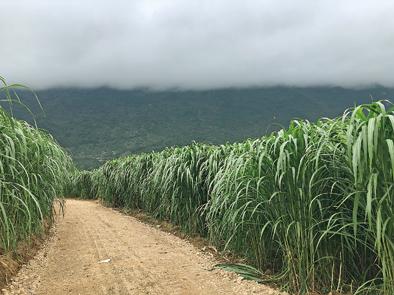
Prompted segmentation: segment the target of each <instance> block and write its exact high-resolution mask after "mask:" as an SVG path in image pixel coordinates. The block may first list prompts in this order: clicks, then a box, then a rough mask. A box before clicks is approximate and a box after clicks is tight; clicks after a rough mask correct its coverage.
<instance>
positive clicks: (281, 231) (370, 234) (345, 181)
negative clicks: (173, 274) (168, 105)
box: [72, 102, 394, 295]
mask: <svg viewBox="0 0 394 295" xmlns="http://www.w3.org/2000/svg"><path fill="white" fill-rule="evenodd" d="M393 140H394V112H393V109H392V107H391V105H390V104H389V103H387V102H375V103H372V104H368V105H360V106H358V107H356V108H355V109H353V110H351V111H347V112H345V113H344V115H343V116H342V117H340V118H336V119H321V120H319V121H317V122H316V123H311V122H308V121H301V120H299V121H292V122H291V124H290V126H289V128H288V129H286V130H281V131H279V132H275V133H272V134H271V135H269V136H265V137H262V138H260V139H256V140H247V141H245V142H242V143H236V144H227V145H220V146H213V145H205V144H198V143H195V144H192V145H189V146H185V147H175V148H168V149H166V150H164V151H162V152H159V153H148V154H142V155H132V156H129V157H125V158H120V159H116V160H112V161H109V162H107V163H106V164H104V165H103V166H102V167H100V168H99V169H96V170H93V171H91V172H86V171H85V172H80V173H79V174H77V175H76V176H75V177H74V181H75V185H74V186H73V187H74V191H73V192H72V194H74V195H79V196H80V197H83V198H97V197H98V198H100V199H101V200H102V201H103V202H104V203H106V204H107V205H109V206H114V207H125V208H133V209H142V210H144V211H146V212H149V213H151V214H152V215H153V216H155V217H156V218H160V219H166V220H169V221H171V222H173V223H175V224H178V225H180V226H181V227H182V229H183V230H185V231H187V232H193V233H198V234H200V235H203V236H206V237H207V238H209V240H210V241H211V242H212V244H214V245H215V246H217V247H219V248H220V249H227V250H231V251H232V252H235V253H237V254H239V255H242V256H243V257H246V258H247V261H248V263H250V264H252V265H253V266H254V267H255V268H256V269H255V268H247V267H246V268H245V266H241V265H227V266H224V267H226V268H228V269H232V270H237V271H239V272H244V273H246V275H248V276H250V277H253V276H256V273H257V274H258V276H260V279H261V278H263V279H262V281H270V282H275V283H277V284H279V285H281V286H283V287H284V288H285V289H287V290H289V291H291V292H295V293H300V294H305V293H307V292H315V291H321V292H323V293H326V292H329V291H337V292H341V293H348V292H350V293H355V294H387V295H388V294H394V284H393V282H394V215H393V209H394V192H393V186H394V141H393ZM257 270H260V271H261V272H260V271H257Z"/></svg>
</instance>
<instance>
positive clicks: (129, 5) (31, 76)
mask: <svg viewBox="0 0 394 295" xmlns="http://www.w3.org/2000/svg"><path fill="white" fill-rule="evenodd" d="M0 11H1V18H0V75H2V76H5V77H6V78H7V80H8V81H12V82H23V83H25V84H28V85H31V86H32V87H35V88H40V89H42V88H49V87H56V86H66V87H67V86H80V87H96V86H110V87H116V88H133V87H152V88H172V87H177V88H186V89H204V88H205V89H206V88H218V87H246V86H271V85H291V86H315V85H339V86H347V87H353V86H357V87H358V86H365V85H369V84H373V83H378V84H382V85H385V86H394V75H393V73H392V71H393V69H394V17H393V14H394V1H391V0H387V1H383V0H380V1H379V0H376V1H372V0H371V1H370V0H364V1H360V0H346V1H344V0H330V1H327V0H313V1H311V0H308V1H307V0H299V1H294V0H243V1H239V0H199V1H187V0H145V1H144V0H140V1H137V0H134V1H133V0H125V1H121V0H114V1H104V0H94V1H91V0H84V1H80V0H79V1H77V0H35V1H33V0H2V1H1V2H0Z"/></svg>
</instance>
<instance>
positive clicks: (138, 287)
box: [4, 200, 280, 295]
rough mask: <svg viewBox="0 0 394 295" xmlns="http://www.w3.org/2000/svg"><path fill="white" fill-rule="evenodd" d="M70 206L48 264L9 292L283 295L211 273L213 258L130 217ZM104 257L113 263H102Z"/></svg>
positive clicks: (87, 204) (26, 273) (82, 204)
mask: <svg viewBox="0 0 394 295" xmlns="http://www.w3.org/2000/svg"><path fill="white" fill-rule="evenodd" d="M66 205H67V206H66V214H65V217H64V219H59V221H58V223H57V225H56V236H55V237H54V238H53V239H52V240H53V241H52V242H50V243H49V245H48V247H47V249H46V250H45V251H46V253H45V254H41V256H45V257H46V258H45V259H46V261H45V263H35V262H34V259H33V261H31V262H30V264H31V265H33V266H31V267H29V266H28V267H27V268H25V270H23V271H22V273H21V274H20V275H18V276H17V277H16V278H15V282H14V283H13V285H12V286H11V287H9V288H8V289H7V291H5V292H4V293H5V294H42V295H44V294H48V295H49V294H51V295H60V294H80V295H85V294H89V295H90V294H92V295H93V294H94V295H96V294H114V295H122V294H152V295H156V294H157V295H159V294H160V295H165V294H190V295H194V294H196V295H197V294H203V295H211V294H212V295H216V294H218V295H220V294H263V295H274V294H275V295H276V294H280V293H279V292H278V291H275V290H273V289H271V288H269V287H267V286H264V285H259V284H257V283H255V282H248V281H241V280H240V278H239V277H237V276H236V275H235V274H231V273H227V272H224V271H221V270H213V271H210V269H212V266H213V265H214V264H215V263H216V262H215V261H214V260H213V259H212V258H208V256H206V255H204V254H203V253H201V252H200V251H199V250H198V249H196V248H195V247H194V246H192V245H191V244H190V243H189V242H187V241H185V240H182V239H180V238H178V237H176V236H174V235H171V234H169V233H166V232H163V231H160V230H158V229H156V228H154V227H152V226H150V225H147V224H144V223H142V222H140V221H138V220H137V219H135V218H133V217H131V216H127V215H123V214H121V213H119V212H117V211H115V210H112V209H110V208H105V207H103V206H101V205H100V204H98V203H97V202H93V201H81V200H67V204H66ZM105 259H111V260H110V262H107V263H100V261H103V260H105ZM31 285H34V286H36V287H35V288H34V289H32V288H30V286H31ZM18 292H19V293H18Z"/></svg>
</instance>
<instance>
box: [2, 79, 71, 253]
mask: <svg viewBox="0 0 394 295" xmlns="http://www.w3.org/2000/svg"><path fill="white" fill-rule="evenodd" d="M0 83H2V85H0V100H1V101H3V102H7V103H10V104H13V103H18V104H22V102H21V100H20V99H19V97H18V96H17V94H16V92H15V91H14V87H16V86H18V85H10V86H8V85H7V84H6V82H5V80H4V79H3V78H1V79H0ZM71 171H73V165H72V161H71V159H70V157H69V156H68V155H67V154H66V153H65V152H64V151H63V149H62V148H61V147H60V146H59V145H58V144H57V143H56V142H55V141H54V140H53V138H52V137H51V136H50V135H49V134H48V133H46V132H45V131H43V130H39V129H37V128H36V127H33V126H31V125H29V124H28V123H26V122H24V121H18V120H16V119H14V118H13V117H12V116H11V115H10V114H9V113H8V112H6V111H5V110H4V109H3V108H2V107H0V253H2V252H5V251H8V250H11V249H14V248H15V247H16V245H17V243H18V242H19V241H20V240H24V239H26V238H27V237H28V236H30V235H31V234H34V233H38V232H39V231H41V230H42V228H43V222H44V221H45V222H46V221H50V218H51V217H52V215H53V211H52V210H53V206H52V204H53V202H54V200H55V198H57V197H61V196H62V195H63V190H64V188H65V186H66V185H67V183H69V182H70V180H69V178H68V176H69V173H70V172H71Z"/></svg>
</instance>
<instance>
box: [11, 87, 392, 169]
mask: <svg viewBox="0 0 394 295" xmlns="http://www.w3.org/2000/svg"><path fill="white" fill-rule="evenodd" d="M37 94H38V96H39V99H40V102H41V104H42V106H43V108H44V110H45V114H43V113H42V111H41V110H40V108H39V106H38V104H37V103H36V102H35V100H34V98H33V97H32V95H31V94H29V93H26V92H23V93H21V96H22V98H23V101H24V102H25V103H26V105H28V107H29V108H30V109H31V111H32V112H33V113H34V114H35V120H36V122H37V124H38V126H39V127H41V128H44V129H46V130H48V131H49V132H50V133H51V134H52V135H53V136H54V137H55V138H56V139H57V140H58V141H59V143H60V144H61V145H62V146H64V147H65V148H66V149H67V150H68V151H69V152H70V153H71V155H72V156H73V158H74V159H75V161H76V163H77V164H78V165H79V166H80V167H82V168H93V167H97V166H98V165H99V164H100V163H102V162H104V161H106V160H108V159H112V158H115V157H118V156H121V155H127V154H130V153H141V152H149V151H152V150H155V151H157V150H161V149H164V148H165V147H168V146H173V145H186V144H189V143H191V142H192V141H198V142H205V143H214V144H220V143H225V142H234V141H240V140H243V139H246V138H255V137H260V136H262V135H264V134H267V133H269V132H272V131H274V130H278V129H279V128H282V127H286V126H287V125H288V123H289V121H290V120H291V119H293V118H301V119H309V120H317V119H318V118H320V117H333V116H338V115H341V114H342V113H343V111H344V110H345V109H346V108H348V107H351V106H353V105H354V104H355V103H364V102H370V101H371V100H372V99H386V98H394V89H392V88H385V87H379V86H376V87H374V88H368V89H345V88H340V87H315V88H299V87H293V88H288V87H270V88H245V89H242V88H240V89H230V88H229V89H217V90H206V91H175V90H174V91H149V90H144V89H137V90H114V89H110V88H96V89H77V88H70V89H49V90H45V91H39V92H37ZM13 112H14V115H15V116H16V117H18V118H23V119H26V120H28V121H29V122H33V118H32V116H31V115H30V114H29V113H28V112H27V111H26V110H24V109H23V108H21V107H18V106H17V105H14V106H13Z"/></svg>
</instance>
